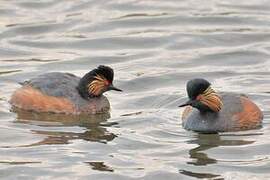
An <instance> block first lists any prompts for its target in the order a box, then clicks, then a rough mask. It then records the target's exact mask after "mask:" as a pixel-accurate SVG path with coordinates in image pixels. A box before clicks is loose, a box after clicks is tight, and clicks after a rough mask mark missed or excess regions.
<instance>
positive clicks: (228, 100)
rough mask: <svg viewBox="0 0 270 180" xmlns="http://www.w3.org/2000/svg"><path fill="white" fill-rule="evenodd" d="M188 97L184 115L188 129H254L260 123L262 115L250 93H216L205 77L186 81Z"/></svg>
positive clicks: (210, 130)
mask: <svg viewBox="0 0 270 180" xmlns="http://www.w3.org/2000/svg"><path fill="white" fill-rule="evenodd" d="M186 88H187V94H188V97H189V100H188V101H187V102H186V103H184V104H182V105H180V106H179V107H184V106H188V107H186V109H185V110H184V112H183V114H182V125H183V127H184V128H185V129H188V130H193V131H199V132H206V133H215V132H226V131H239V130H248V129H255V128H258V127H260V126H261V123H262V119H263V114H262V112H261V110H260V109H259V108H258V106H257V105H256V104H255V103H253V102H252V101H251V100H250V99H249V98H248V97H247V96H245V95H243V94H237V93H228V92H220V93H217V92H215V91H214V90H213V89H212V88H211V84H210V83H209V82H208V81H206V80H205V79H193V80H190V81H188V83H187V87H186Z"/></svg>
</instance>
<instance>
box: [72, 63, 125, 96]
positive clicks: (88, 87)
mask: <svg viewBox="0 0 270 180" xmlns="http://www.w3.org/2000/svg"><path fill="white" fill-rule="evenodd" d="M113 77H114V72H113V69H112V68H110V67H108V66H104V65H100V66H98V67H97V68H96V69H93V70H92V71H90V72H89V73H87V74H85V75H84V76H83V77H82V78H81V80H80V82H79V85H78V88H77V89H78V91H79V93H80V94H81V96H82V97H83V98H85V99H88V98H91V97H98V96H101V95H102V94H103V93H104V92H106V91H110V90H115V91H122V90H121V89H118V88H116V87H114V85H113Z"/></svg>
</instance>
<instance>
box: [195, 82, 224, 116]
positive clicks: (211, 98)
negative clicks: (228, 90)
mask: <svg viewBox="0 0 270 180" xmlns="http://www.w3.org/2000/svg"><path fill="white" fill-rule="evenodd" d="M197 100H199V101H201V102H202V103H203V104H204V105H206V106H208V107H209V108H210V109H211V110H213V111H214V112H218V111H220V110H221V108H222V106H223V103H222V101H221V97H220V96H219V95H218V94H217V93H216V92H215V91H214V90H213V89H212V88H211V87H208V88H207V89H206V90H205V91H204V92H203V93H202V94H201V95H199V96H198V97H197Z"/></svg>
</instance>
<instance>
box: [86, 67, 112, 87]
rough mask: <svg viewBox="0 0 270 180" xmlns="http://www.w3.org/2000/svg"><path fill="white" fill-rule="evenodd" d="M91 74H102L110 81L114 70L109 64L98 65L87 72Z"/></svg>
mask: <svg viewBox="0 0 270 180" xmlns="http://www.w3.org/2000/svg"><path fill="white" fill-rule="evenodd" d="M89 73H90V74H91V75H93V76H96V75H102V76H104V77H105V78H106V79H107V80H108V81H109V82H110V83H112V82H113V76H114V72H113V69H112V68H110V67H109V66H104V65H100V66H98V67H97V68H96V69H94V70H92V71H90V72H89Z"/></svg>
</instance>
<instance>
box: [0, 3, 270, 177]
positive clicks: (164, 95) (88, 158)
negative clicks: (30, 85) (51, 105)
mask: <svg viewBox="0 0 270 180" xmlns="http://www.w3.org/2000/svg"><path fill="white" fill-rule="evenodd" d="M269 10H270V6H269V3H268V2H267V1H265V0H251V1H247V0H238V1H235V0H222V1H220V0H212V1H207V3H205V1H202V0H196V1H194V0H193V1H192V0H181V1H179V0H166V1H164V0H147V1H143V0H117V1H108V0H99V1H98V0H76V1H65V0H42V1H37V0H24V1H1V7H0V87H1V88H0V131H1V136H0V159H1V162H0V178H2V179H40V177H42V178H44V179H55V178H56V179H58V178H59V179H112V180H126V179H157V180H163V179H196V178H204V179H207V178H209V179H215V178H216V179H218V178H225V179H252V178H254V174H256V177H255V178H258V179H265V180H266V179H270V174H269V171H270V161H269V159H270V157H269V142H270V128H269V126H270V112H269V109H270V93H269V89H270V86H269V85H270V69H269V68H270V28H269V26H270V18H269V17H270V16H269V15H270V11H269ZM100 64H105V65H109V66H111V67H112V68H113V69H114V70H115V79H114V80H115V84H118V85H119V87H121V88H122V89H123V90H124V93H122V94H119V93H115V92H108V93H105V95H106V96H107V97H108V99H109V100H110V104H111V110H112V111H111V114H110V115H111V117H110V115H108V114H107V115H98V116H95V117H92V116H84V115H82V116H78V117H75V116H65V115H55V114H36V113H32V112H31V113H30V112H17V113H18V114H16V113H13V112H10V106H9V104H8V100H9V97H10V95H11V93H12V92H13V91H14V90H15V89H16V88H18V87H20V85H19V84H18V83H19V82H23V81H25V80H28V79H30V78H33V77H34V76H36V75H39V74H42V73H47V72H52V71H54V72H55V71H57V72H69V73H73V74H75V75H77V76H83V75H84V74H85V73H86V72H88V71H89V70H91V69H93V68H95V67H97V66H98V65H100ZM192 78H206V79H208V80H209V81H210V82H211V83H212V85H213V86H215V89H217V90H218V91H233V92H240V93H245V94H248V96H249V97H250V98H251V99H252V100H253V101H254V102H256V103H257V104H258V106H259V107H260V108H261V109H262V110H263V113H264V120H263V127H262V128H261V129H256V130H254V131H248V132H244V133H242V132H235V133H233V134H220V135H215V134H212V135H203V134H197V133H193V132H188V131H185V130H184V129H183V128H182V127H181V125H180V124H181V120H180V113H181V112H182V109H179V108H178V107H177V106H178V105H179V102H181V101H182V100H183V98H185V97H186V90H185V87H186V82H187V81H188V80H189V79H192ZM190 134H191V135H190ZM116 136H117V137H116ZM32 162H33V163H32ZM179 170H180V171H179ZM226 177H228V178H226Z"/></svg>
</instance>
